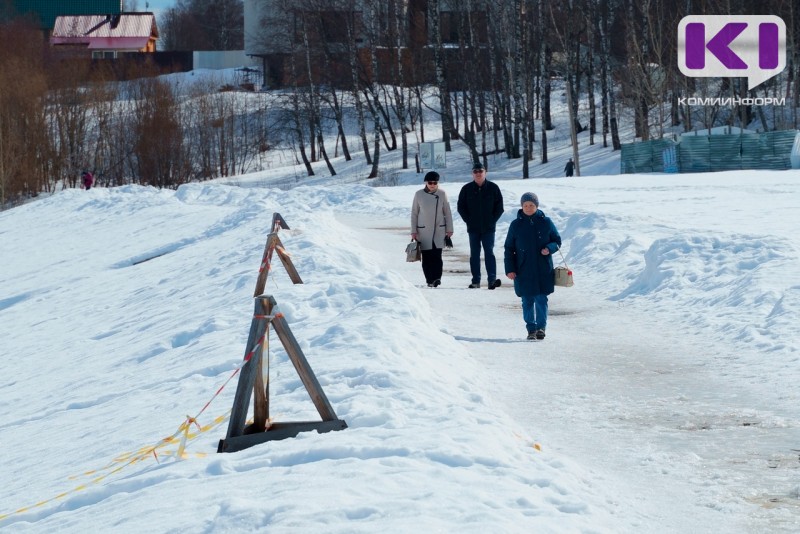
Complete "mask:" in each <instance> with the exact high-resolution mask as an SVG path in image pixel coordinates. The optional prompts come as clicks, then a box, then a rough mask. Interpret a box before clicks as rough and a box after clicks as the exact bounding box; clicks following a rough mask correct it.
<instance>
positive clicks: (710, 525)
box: [340, 215, 800, 533]
mask: <svg viewBox="0 0 800 534" xmlns="http://www.w3.org/2000/svg"><path fill="white" fill-rule="evenodd" d="M340 219H341V220H342V221H343V222H345V223H347V224H349V225H351V226H353V227H354V228H358V229H359V232H360V234H361V235H362V236H363V238H364V239H363V243H365V244H366V246H367V247H369V248H371V249H373V250H374V251H375V256H376V258H378V259H379V261H380V262H382V264H383V266H384V267H385V268H386V269H387V270H394V271H398V272H400V273H402V274H403V276H404V277H405V278H407V279H408V280H409V281H410V282H411V283H412V284H414V285H415V286H416V288H417V289H418V290H419V291H421V292H423V294H424V295H425V296H426V298H427V300H428V302H429V303H430V306H431V308H432V310H433V312H434V313H433V315H434V316H438V317H439V318H440V319H439V321H440V323H439V325H440V329H441V330H442V331H443V332H445V333H447V334H449V335H452V336H453V337H454V338H455V339H457V340H459V341H461V342H462V343H463V344H464V345H465V347H466V348H467V350H468V351H469V353H470V355H471V356H472V357H473V358H475V359H476V360H477V361H479V362H481V363H482V364H483V365H484V366H485V369H486V375H485V385H486V391H485V393H487V394H488V395H490V396H492V397H493V398H494V399H495V400H496V401H497V402H498V403H499V404H500V405H502V406H504V407H505V409H506V411H507V413H509V414H510V415H511V416H512V417H513V418H514V419H516V420H517V421H519V422H520V423H521V424H522V425H523V427H524V428H526V430H527V431H528V432H529V433H530V435H531V436H533V437H534V438H535V439H536V441H537V442H538V443H539V444H541V447H542V451H543V453H544V454H547V451H548V450H549V451H554V452H555V453H558V454H563V455H564V456H566V457H569V458H570V459H571V460H573V461H575V462H576V463H579V464H581V465H583V466H584V467H585V468H586V469H587V471H589V472H592V473H593V474H595V475H596V477H597V480H596V481H595V482H596V483H597V484H598V487H600V488H602V491H603V492H605V494H606V495H607V499H608V501H609V503H610V504H613V505H615V506H616V507H617V509H618V513H619V517H620V524H621V525H635V526H636V528H641V531H642V532H694V533H701V532H708V533H711V532H714V533H718V532H731V533H733V532H749V533H757V532H764V533H767V532H770V533H776V532H796V531H797V529H798V517H799V516H798V511H800V510H798V506H797V503H798V501H797V495H796V494H795V493H796V492H797V485H796V484H797V483H796V481H793V478H794V477H790V476H788V475H793V474H794V473H795V472H794V471H791V470H792V469H796V468H797V460H798V459H797V452H796V451H793V448H794V449H796V448H797V447H798V445H799V444H798V443H797V441H796V438H797V431H796V429H794V428H792V425H786V424H784V423H783V421H782V419H781V417H779V416H775V415H773V414H772V411H771V410H772V408H773V407H772V406H769V405H768V404H769V400H768V399H764V398H763V396H762V395H761V394H760V393H759V392H758V391H757V390H754V391H753V392H749V391H742V390H741V389H737V388H726V387H724V386H722V385H717V386H714V387H707V385H708V384H711V383H712V382H713V381H719V380H724V376H720V374H719V371H718V370H716V369H708V361H709V359H710V358H709V355H712V354H715V353H720V352H722V353H723V354H724V352H725V351H726V350H733V349H732V348H727V347H719V346H711V345H709V346H708V347H707V349H706V350H705V351H704V354H697V353H696V352H697V347H698V346H703V343H698V340H697V339H696V338H694V339H692V340H691V344H690V343H688V342H685V341H682V338H683V337H684V336H687V335H694V334H701V333H687V332H678V331H676V330H675V328H673V327H672V326H671V325H669V324H663V323H662V322H660V321H659V319H658V317H657V316H650V315H648V316H645V315H643V314H641V313H639V312H638V311H637V310H635V309H628V308H627V307H626V306H625V304H624V302H612V301H610V300H608V299H607V298H605V297H604V295H603V294H602V293H601V292H598V291H596V290H595V289H594V287H603V286H602V284H601V283H597V280H595V284H596V285H593V284H592V276H591V273H582V272H581V271H580V270H577V271H576V272H575V280H576V281H575V286H574V287H572V288H563V287H558V288H556V292H555V293H554V294H553V295H551V299H550V314H549V319H548V328H547V338H546V339H545V340H543V341H527V340H526V339H525V335H526V331H525V325H524V322H523V321H522V312H521V308H520V304H519V298H518V297H517V296H516V295H515V294H514V289H513V286H512V282H511V281H510V280H508V279H507V278H506V277H505V276H504V275H501V271H502V242H503V239H504V237H505V236H504V235H500V233H498V236H497V239H496V246H495V255H496V256H497V260H498V277H499V278H501V279H502V281H503V285H502V286H501V287H500V288H498V289H496V290H494V291H489V290H487V289H486V280H483V287H481V289H467V286H468V285H469V283H470V274H469V263H468V261H469V246H468V242H467V238H466V234H465V233H464V231H463V224H462V223H460V221H457V224H456V227H457V233H456V235H454V236H453V240H454V242H455V248H454V249H452V250H447V251H445V253H444V276H443V278H442V285H441V286H440V287H439V288H428V287H426V285H425V281H424V277H423V275H422V270H421V266H420V264H419V263H405V257H404V252H403V251H404V248H405V245H406V243H407V240H408V228H407V227H408V223H407V221H405V220H399V219H396V218H395V219H391V218H388V217H387V219H385V220H375V218H374V217H370V218H369V220H366V218H365V217H359V216H356V215H341V216H340ZM568 246H569V244H568V243H565V249H567V248H568ZM620 324H622V325H626V328H623V329H620V328H619V325H620ZM609 332H615V333H616V334H615V335H613V336H610V335H608V333H609ZM620 332H622V335H620ZM430 357H431V358H436V354H431V355H430ZM720 391H723V392H724V391H727V392H728V393H729V395H728V396H727V397H720V396H719V394H718V392H720ZM765 403H766V404H767V405H766V406H765ZM603 414H614V417H612V418H608V417H604V415H603ZM756 443H757V444H758V446H757V447H756V446H754V444H756ZM766 444H768V445H766ZM765 448H766V449H771V450H774V451H775V453H774V454H773V455H771V456H769V457H764V455H763V453H761V452H760V451H763V450H765ZM664 466H669V467H668V468H664ZM664 502H670V503H672V506H671V507H670V509H665V508H664V505H663V503H664ZM734 511H735V513H733V512H734ZM742 517H747V520H746V522H743V521H742V519H741V518H742ZM621 531H626V528H622V529H621Z"/></svg>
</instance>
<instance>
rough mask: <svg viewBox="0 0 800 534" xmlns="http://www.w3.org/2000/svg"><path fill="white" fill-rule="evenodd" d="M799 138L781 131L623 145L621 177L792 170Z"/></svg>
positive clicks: (693, 137) (789, 132) (705, 136)
mask: <svg viewBox="0 0 800 534" xmlns="http://www.w3.org/2000/svg"><path fill="white" fill-rule="evenodd" d="M797 136H798V130H782V131H778V132H765V133H757V134H753V133H741V134H732V135H688V136H682V137H680V138H678V140H677V141H676V140H673V139H657V140H654V141H645V142H641V143H628V144H624V145H622V154H621V155H620V173H622V174H632V173H642V172H670V170H672V172H675V170H677V172H686V173H691V172H712V171H729V170H739V169H771V170H785V169H791V168H792V163H791V154H792V146H793V144H794V141H795V137H797ZM665 164H666V168H665Z"/></svg>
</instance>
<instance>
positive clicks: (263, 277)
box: [253, 232, 278, 297]
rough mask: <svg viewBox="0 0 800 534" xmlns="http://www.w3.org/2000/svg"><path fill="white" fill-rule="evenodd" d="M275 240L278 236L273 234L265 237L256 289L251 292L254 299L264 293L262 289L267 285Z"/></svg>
mask: <svg viewBox="0 0 800 534" xmlns="http://www.w3.org/2000/svg"><path fill="white" fill-rule="evenodd" d="M277 239H278V234H276V233H274V232H272V233H270V234H269V235H268V236H267V242H266V244H265V245H264V254H263V255H262V256H261V266H260V267H259V272H258V279H257V280H256V289H255V291H253V296H254V297H257V296H259V295H261V294H262V293H264V287H266V285H267V275H268V274H269V266H270V264H271V263H272V251H273V250H275V241H276V240H277Z"/></svg>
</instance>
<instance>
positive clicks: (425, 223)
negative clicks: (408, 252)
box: [411, 171, 453, 287]
mask: <svg viewBox="0 0 800 534" xmlns="http://www.w3.org/2000/svg"><path fill="white" fill-rule="evenodd" d="M452 235H453V213H452V211H451V210H450V201H449V200H448V199H447V193H445V192H444V190H443V189H439V173H438V172H436V171H430V172H429V173H427V174H426V175H425V187H423V188H422V189H420V190H419V191H417V192H416V193H415V194H414V200H413V202H412V203H411V239H415V240H417V241H419V242H420V244H421V248H422V273H423V274H424V275H425V282H427V284H428V287H439V285H440V284H441V283H442V249H443V248H444V247H445V242H446V241H447V242H449V241H450V237H451V236H452ZM451 246H452V245H451Z"/></svg>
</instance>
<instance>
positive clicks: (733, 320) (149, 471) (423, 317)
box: [0, 134, 800, 533]
mask: <svg viewBox="0 0 800 534" xmlns="http://www.w3.org/2000/svg"><path fill="white" fill-rule="evenodd" d="M580 143H581V168H582V171H583V172H582V174H583V177H575V178H570V179H566V178H561V175H562V174H563V173H562V171H561V169H563V166H564V162H565V161H566V158H567V156H568V155H569V147H568V146H560V145H558V143H555V145H556V148H555V149H554V150H553V151H552V152H551V163H549V164H547V165H541V164H536V163H534V164H533V166H532V171H533V176H534V178H533V179H529V180H522V179H520V178H519V177H520V175H521V173H520V168H519V162H518V161H506V160H504V159H502V157H500V156H497V157H493V158H492V159H490V162H489V165H490V167H489V168H490V172H489V176H488V177H489V179H491V180H496V181H497V182H498V184H499V185H500V187H501V190H502V192H503V194H504V197H505V208H506V212H505V214H504V215H503V217H502V218H501V221H500V225H499V227H498V232H497V240H496V254H497V255H498V261H499V265H502V243H503V239H504V237H505V233H506V230H507V228H508V224H509V223H510V221H511V220H512V219H513V217H514V216H515V214H516V212H517V209H518V208H519V197H520V196H521V195H522V193H523V192H526V191H533V192H535V193H537V194H538V195H539V198H540V200H541V209H542V210H543V211H544V212H545V213H546V214H547V215H549V216H550V217H551V218H552V219H553V221H554V222H555V224H556V226H557V227H558V229H559V230H560V232H561V235H562V237H563V239H564V251H565V253H566V261H567V263H568V264H569V266H570V267H571V268H572V269H573V270H574V272H575V279H576V285H575V286H574V287H572V288H557V290H556V293H555V294H554V295H553V296H552V298H551V307H550V311H551V315H550V320H549V322H548V329H547V338H546V339H545V340H544V341H542V342H529V341H526V340H524V337H525V333H526V332H525V327H524V323H523V321H522V317H521V311H520V308H519V299H518V298H517V297H515V296H514V293H513V289H512V287H511V284H510V282H509V281H508V280H507V279H506V278H505V277H503V281H504V285H503V286H502V287H500V288H499V289H497V290H495V291H487V290H486V289H485V288H484V289H480V290H469V289H467V285H468V284H469V281H470V280H469V278H470V277H469V267H468V264H467V257H468V246H467V236H466V230H465V227H464V224H463V223H462V222H461V221H460V219H458V218H456V234H455V235H454V236H453V240H454V242H455V248H454V249H453V250H451V251H447V252H446V253H445V271H446V272H445V276H444V278H443V281H442V286H441V287H439V288H436V289H429V288H427V287H425V284H424V279H423V277H422V272H421V269H420V265H419V264H418V263H414V264H409V263H405V261H404V253H403V249H404V248H405V244H406V243H407V241H408V239H409V237H408V234H409V228H408V225H409V208H410V205H411V199H412V196H413V194H414V191H416V190H417V189H418V188H419V187H421V181H422V178H421V175H418V174H415V173H414V172H413V171H399V172H398V171H392V172H391V173H388V174H391V176H389V177H388V179H386V180H384V181H383V182H379V183H387V182H394V183H396V184H397V185H394V186H391V187H372V186H370V185H367V183H366V181H364V180H360V183H351V182H353V181H357V182H358V181H359V180H358V176H363V174H364V165H363V162H359V161H357V160H354V161H353V162H350V163H345V162H343V161H342V160H341V158H339V159H338V160H337V161H336V162H335V165H336V168H337V170H338V171H339V175H338V176H337V177H333V178H330V177H325V176H324V175H321V176H317V177H315V178H311V179H309V178H303V177H302V171H301V170H299V169H298V168H297V167H286V168H279V167H276V168H272V169H270V170H268V171H264V172H260V173H254V174H251V175H243V176H238V177H234V178H232V179H226V180H220V181H218V182H216V183H203V184H190V185H186V186H182V187H181V188H179V189H178V190H177V191H158V190H155V189H151V188H144V187H131V186H128V187H120V188H115V189H102V188H100V189H92V190H90V191H88V192H87V191H82V190H67V191H62V192H58V193H57V194H55V195H53V196H50V197H48V198H42V199H40V200H37V201H35V202H31V203H28V204H26V205H23V206H20V207H17V208H14V209H10V210H7V211H4V212H0V250H2V257H3V259H2V262H1V263H0V265H2V268H0V340H2V345H0V346H2V349H3V355H4V357H3V359H2V363H0V407H2V408H1V410H0V413H2V418H0V443H2V445H3V455H2V461H0V480H2V481H3V483H2V484H1V485H0V530H2V531H4V532H5V531H7V532H42V533H44V532H48V533H49V532H85V531H86V530H88V529H94V530H98V531H100V532H108V531H114V532H117V531H118V532H141V531H149V532H181V533H186V532H188V533H199V532H215V533H216V532H237V533H238V532H365V533H366V532H376V531H384V532H453V531H459V532H481V533H483V532H525V533H529V532H545V533H563V532H593V533H606V532H608V533H620V532H624V533H641V532H648V533H649V532H658V533H661V532H663V533H672V532H676V533H677V532H681V533H683V532H693V533H719V532H725V533H740V532H747V533H767V532H769V533H775V532H777V533H783V532H787V533H788V532H797V531H798V530H800V477H798V475H799V474H800V469H799V468H800V415H798V410H797V405H798V399H800V380H798V378H800V358H799V357H800V326H798V325H800V322H799V321H798V319H799V318H800V267H798V265H800V261H798V260H799V259H800V258H799V256H800V237H798V232H797V229H798V227H800V216H798V213H797V208H798V200H797V199H798V198H800V171H797V170H793V171H784V172H772V171H742V172H728V173H710V174H702V175H655V174H653V175H624V176H620V175H617V174H616V173H617V172H618V169H619V153H618V152H617V153H613V152H612V151H610V149H603V148H601V147H600V146H599V145H594V146H588V145H587V143H586V138H585V134H582V137H581V142H580ZM396 157H397V155H396V154H392V153H389V154H384V155H383V156H382V164H383V162H384V161H385V162H386V163H385V164H386V166H387V169H391V168H392V165H394V166H395V167H394V168H395V169H396V162H394V163H393V162H392V158H395V159H396ZM469 168H470V163H469V161H468V157H467V155H466V153H465V152H464V150H463V147H462V146H461V145H458V144H456V150H455V151H454V152H453V153H450V154H448V164H447V168H446V169H443V170H441V171H440V172H441V173H442V175H443V181H442V183H441V187H442V188H443V189H445V190H446V191H447V192H448V194H449V197H450V200H451V202H452V203H453V204H455V201H456V198H457V196H458V191H459V189H460V187H461V185H462V184H463V183H465V181H466V180H469V179H471V178H470V176H469ZM320 169H322V166H321V165H320ZM354 176H355V177H356V178H353V177H354ZM337 183H338V184H337ZM276 185H279V186H280V187H276ZM292 185H293V187H291V188H289V187H290V186H292ZM287 189H288V190H287ZM453 207H455V206H453ZM273 213H280V214H281V215H282V216H283V218H284V219H285V220H286V222H287V223H288V225H289V226H290V229H289V230H281V232H280V239H281V240H282V242H283V244H284V246H285V247H286V250H287V252H289V253H290V254H291V258H292V262H293V264H294V265H295V267H296V268H297V271H298V273H299V275H300V276H301V278H302V279H303V282H304V283H303V284H299V285H295V284H292V282H291V281H290V279H289V276H288V274H287V273H286V271H285V270H284V268H283V266H282V265H281V264H280V262H278V261H277V258H276V259H275V265H274V267H273V269H272V271H271V272H270V274H269V278H268V280H267V285H266V291H265V292H266V293H267V294H270V295H272V296H273V297H274V298H275V300H276V301H277V303H278V307H279V309H280V311H281V312H282V313H283V314H284V316H285V317H286V320H287V322H288V324H289V325H290V328H291V329H292V332H293V334H294V336H295V338H296V339H297V340H298V342H299V344H300V346H301V348H302V350H303V353H304V354H305V356H306V357H307V358H308V361H309V363H310V365H311V367H312V369H313V371H314V372H315V374H316V377H317V379H318V380H319V382H320V384H321V386H322V388H323V390H324V392H325V393H326V395H327V397H328V399H329V401H330V403H331V405H332V406H333V408H334V410H335V411H336V414H337V416H338V417H339V418H341V419H344V420H345V421H346V422H347V425H348V428H347V429H345V430H343V431H338V432H330V433H325V434H318V433H316V432H307V433H302V434H300V435H299V436H298V437H296V438H293V439H287V440H283V441H273V442H269V443H266V444H262V445H259V446H255V447H252V448H249V449H246V450H244V451H241V452H238V453H232V454H217V453H216V450H217V445H218V442H219V440H220V439H221V438H224V437H225V433H226V431H227V425H228V422H227V415H228V413H229V411H230V409H231V407H232V404H233V397H234V393H235V391H236V386H237V380H238V375H237V369H239V368H240V367H241V364H242V360H243V357H244V355H245V350H246V347H245V345H246V342H247V338H248V333H249V330H250V325H251V321H252V315H253V290H254V288H255V286H256V280H257V277H258V269H259V266H260V263H261V259H262V254H263V251H264V244H265V241H266V237H267V234H268V232H269V230H270V225H271V222H272V216H273ZM265 356H266V357H268V359H269V361H270V375H269V379H270V402H271V406H270V412H271V415H272V417H273V421H274V422H288V421H307V420H319V414H318V413H317V411H316V410H315V408H314V405H313V403H312V402H311V400H310V398H309V395H308V393H307V392H306V390H305V388H304V386H303V384H302V382H301V380H300V379H299V377H298V375H297V372H296V371H295V369H294V367H293V366H292V364H291V362H290V361H289V358H288V356H287V354H286V351H285V350H284V347H283V346H282V345H281V343H280V342H279V340H278V339H277V337H276V336H275V334H274V333H273V334H272V335H271V336H270V338H269V345H268V347H267V350H266V353H265ZM195 416H197V424H196V425H195V424H192V425H190V430H189V433H188V436H187V437H188V439H187V441H186V442H185V444H184V445H185V454H184V457H183V458H182V459H181V460H178V459H177V458H176V456H177V450H178V448H179V447H180V446H181V443H180V438H181V436H183V435H184V433H183V432H180V431H179V430H180V428H181V425H183V424H184V423H185V422H186V421H187V418H188V417H195ZM168 437H173V439H171V440H169V441H165V438H168Z"/></svg>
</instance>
